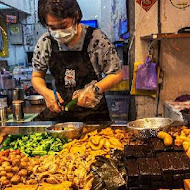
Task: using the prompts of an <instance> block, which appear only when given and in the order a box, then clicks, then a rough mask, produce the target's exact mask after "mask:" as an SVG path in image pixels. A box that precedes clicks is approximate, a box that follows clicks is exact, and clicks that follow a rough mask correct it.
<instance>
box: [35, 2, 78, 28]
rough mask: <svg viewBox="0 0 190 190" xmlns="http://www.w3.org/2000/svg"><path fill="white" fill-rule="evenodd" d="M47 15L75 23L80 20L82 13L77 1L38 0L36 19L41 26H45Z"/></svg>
mask: <svg viewBox="0 0 190 190" xmlns="http://www.w3.org/2000/svg"><path fill="white" fill-rule="evenodd" d="M47 14H52V15H53V16H55V17H59V18H63V19H64V18H68V17H69V18H73V19H75V21H76V22H77V23H80V21H81V19H82V11H81V9H80V6H79V4H78V2H77V0H39V1H38V18H39V22H40V23H41V24H42V25H43V26H47V23H46V17H47Z"/></svg>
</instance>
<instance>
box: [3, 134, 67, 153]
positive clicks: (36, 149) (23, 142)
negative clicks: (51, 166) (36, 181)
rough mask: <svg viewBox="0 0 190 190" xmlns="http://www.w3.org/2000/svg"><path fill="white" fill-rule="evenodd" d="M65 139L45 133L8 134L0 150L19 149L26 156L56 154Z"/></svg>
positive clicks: (61, 147)
mask: <svg viewBox="0 0 190 190" xmlns="http://www.w3.org/2000/svg"><path fill="white" fill-rule="evenodd" d="M65 143H67V140H66V139H63V140H61V139H59V138H53V137H52V136H49V135H48V134H47V133H35V134H31V135H19V136H15V135H9V136H8V138H7V139H6V140H5V141H4V142H3V144H2V148H1V150H6V149H13V150H16V149H20V150H21V151H22V152H24V153H25V154H26V155H28V156H36V155H40V156H42V155H47V154H49V153H51V154H56V153H57V152H60V151H61V150H62V149H63V145H64V144H65Z"/></svg>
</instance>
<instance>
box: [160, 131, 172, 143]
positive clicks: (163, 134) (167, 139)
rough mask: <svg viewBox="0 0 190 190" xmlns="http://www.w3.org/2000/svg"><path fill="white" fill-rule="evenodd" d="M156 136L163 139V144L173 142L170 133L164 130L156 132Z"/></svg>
mask: <svg viewBox="0 0 190 190" xmlns="http://www.w3.org/2000/svg"><path fill="white" fill-rule="evenodd" d="M158 138H160V139H163V140H164V144H165V146H171V145H172V144H173V138H172V137H171V135H169V134H168V133H166V132H164V131H160V132H158Z"/></svg>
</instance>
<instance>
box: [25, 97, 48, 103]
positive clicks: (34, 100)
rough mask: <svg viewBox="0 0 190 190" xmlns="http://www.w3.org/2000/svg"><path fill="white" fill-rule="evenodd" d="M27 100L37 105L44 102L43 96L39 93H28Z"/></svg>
mask: <svg viewBox="0 0 190 190" xmlns="http://www.w3.org/2000/svg"><path fill="white" fill-rule="evenodd" d="M27 100H28V101H29V102H30V104H32V105H39V104H44V103H45V101H44V97H43V96H41V95H30V96H28V98H27Z"/></svg>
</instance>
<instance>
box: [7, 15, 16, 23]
mask: <svg viewBox="0 0 190 190" xmlns="http://www.w3.org/2000/svg"><path fill="white" fill-rule="evenodd" d="M6 22H7V23H17V17H16V16H14V15H6Z"/></svg>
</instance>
